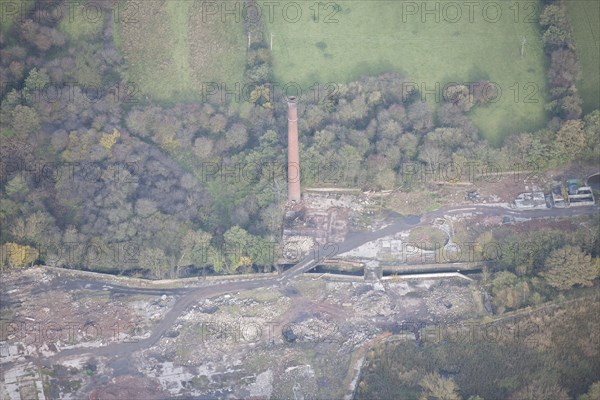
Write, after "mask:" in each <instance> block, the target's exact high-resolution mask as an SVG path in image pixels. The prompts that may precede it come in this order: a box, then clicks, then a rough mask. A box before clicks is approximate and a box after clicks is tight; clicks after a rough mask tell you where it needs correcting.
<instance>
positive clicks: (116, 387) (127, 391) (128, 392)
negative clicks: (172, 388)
mask: <svg viewBox="0 0 600 400" xmlns="http://www.w3.org/2000/svg"><path fill="white" fill-rule="evenodd" d="M168 395H169V394H168V392H166V391H164V390H163V389H162V388H161V387H160V384H159V382H158V381H157V380H153V379H149V378H145V377H140V376H131V375H130V376H120V377H118V378H115V379H113V380H112V381H111V382H110V383H108V384H107V385H104V386H100V387H98V388H96V389H94V390H93V391H92V392H91V393H90V396H89V399H90V400H124V399H131V400H136V399H139V400H142V399H143V400H158V399H164V398H166V397H168Z"/></svg>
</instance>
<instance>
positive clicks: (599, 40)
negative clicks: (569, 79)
mask: <svg viewBox="0 0 600 400" xmlns="http://www.w3.org/2000/svg"><path fill="white" fill-rule="evenodd" d="M566 3H567V10H568V12H569V17H570V19H571V25H572V27H573V33H574V34H575V42H576V44H577V54H578V55H579V61H580V63H581V70H582V79H581V81H580V82H579V84H578V89H579V93H580V94H581V97H582V99H583V111H584V113H588V112H590V111H593V110H596V109H598V108H600V73H598V66H599V65H600V0H568V1H566Z"/></svg>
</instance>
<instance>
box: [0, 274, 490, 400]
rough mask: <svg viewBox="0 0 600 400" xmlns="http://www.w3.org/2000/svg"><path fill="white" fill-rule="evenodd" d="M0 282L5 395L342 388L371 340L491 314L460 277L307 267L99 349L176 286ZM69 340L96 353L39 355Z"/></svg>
mask: <svg viewBox="0 0 600 400" xmlns="http://www.w3.org/2000/svg"><path fill="white" fill-rule="evenodd" d="M86 279H90V278H89V275H86ZM92 283H93V282H92V280H91V279H90V286H89V287H92V288H96V287H97V286H96V285H93V284H92ZM0 289H1V292H2V293H3V296H2V307H3V308H2V312H3V314H2V315H3V320H2V330H1V332H2V336H1V337H0V351H1V352H2V353H0V354H1V355H2V358H1V359H0V362H2V363H3V364H4V365H3V367H2V371H3V376H2V383H1V386H0V394H1V395H2V396H1V397H2V398H6V399H13V398H14V399H19V398H20V397H21V396H22V395H23V394H24V393H30V394H31V396H33V393H36V392H37V396H38V397H39V398H44V396H45V398H61V399H69V398H72V399H80V398H92V399H97V400H100V399H118V398H119V399H120V398H128V399H151V398H170V397H178V396H185V397H186V398H244V399H270V398H277V399H279V398H282V399H283V398H290V399H291V398H294V396H297V398H301V397H300V396H301V395H302V396H304V398H305V399H318V398H342V397H343V396H344V395H346V394H347V393H348V392H349V391H351V388H352V385H351V382H352V380H353V379H354V378H355V373H356V372H355V368H356V367H357V365H356V360H355V359H353V357H352V356H353V354H355V352H356V350H357V349H359V348H360V347H361V346H362V345H364V344H365V343H366V342H368V341H369V340H371V339H373V338H376V337H378V336H380V335H382V334H383V333H385V332H390V331H396V332H398V330H399V329H402V328H401V327H402V326H406V325H411V326H412V325H415V324H424V323H428V324H432V323H433V324H435V323H438V324H441V323H444V324H446V323H447V324H450V323H454V322H457V321H459V320H461V318H464V316H465V315H468V316H470V317H478V316H479V317H480V316H482V315H483V314H484V311H482V310H483V309H482V307H481V300H480V298H481V294H480V293H479V292H478V290H477V289H476V287H475V286H474V285H473V284H472V283H470V282H468V281H465V280H462V279H445V280H420V281H411V280H400V279H396V280H387V281H384V282H382V283H381V284H375V285H373V284H370V283H365V282H363V281H362V278H357V279H356V280H354V281H350V280H347V279H342V278H339V279H337V280H331V279H325V278H316V277H313V276H306V277H302V278H300V279H298V280H296V281H295V282H294V283H290V284H288V285H287V286H284V287H282V288H277V287H267V288H261V289H255V290H251V291H243V292H237V293H231V294H225V295H221V296H217V297H214V298H210V299H204V300H200V301H198V302H197V303H196V304H194V305H192V306H191V307H190V308H188V309H187V310H186V311H185V312H184V313H183V314H182V315H181V316H180V317H179V319H177V321H176V323H175V324H174V325H173V326H172V328H170V329H169V330H168V331H167V333H166V334H165V335H164V336H163V337H162V338H161V339H160V340H159V341H158V342H157V343H156V344H155V345H153V346H151V347H150V348H140V349H139V351H137V352H135V353H133V354H120V355H119V354H117V355H113V356H111V357H95V356H94V348H95V347H98V346H104V345H106V344H107V343H111V342H115V341H126V340H128V341H135V340H136V338H141V337H145V336H146V335H149V333H150V332H151V330H152V328H153V326H154V325H155V323H156V321H158V320H160V319H161V317H162V315H164V313H165V312H166V311H167V310H169V308H170V307H171V305H172V304H173V302H174V299H175V297H176V296H179V295H180V294H170V295H158V294H153V295H141V294H139V293H136V294H127V293H123V292H120V293H113V292H112V291H111V290H110V289H106V290H97V289H90V288H87V289H86V288H73V287H70V286H69V285H65V283H64V277H60V276H57V273H56V271H51V270H46V269H43V268H40V267H36V268H31V269H25V270H20V271H14V272H11V273H8V274H4V275H3V276H2V280H1V284H0ZM5 294H6V295H5ZM403 324H404V325H403ZM121 327H122V328H121ZM73 346H87V347H89V348H90V351H89V354H86V355H82V356H74V357H70V358H63V359H58V360H53V361H52V362H51V363H48V362H44V361H41V360H40V358H39V357H41V356H48V355H53V354H56V352H59V351H60V350H62V349H65V348H69V347H73Z"/></svg>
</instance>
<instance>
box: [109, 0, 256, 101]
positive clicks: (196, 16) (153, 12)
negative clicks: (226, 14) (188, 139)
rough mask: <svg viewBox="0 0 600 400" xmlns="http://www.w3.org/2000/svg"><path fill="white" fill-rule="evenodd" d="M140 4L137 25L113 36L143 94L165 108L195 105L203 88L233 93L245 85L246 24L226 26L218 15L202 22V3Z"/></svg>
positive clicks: (125, 26) (124, 26) (122, 28)
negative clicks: (210, 85)
mask: <svg viewBox="0 0 600 400" xmlns="http://www.w3.org/2000/svg"><path fill="white" fill-rule="evenodd" d="M135 3H136V4H138V5H139V10H137V12H136V13H135V18H136V20H137V22H135V23H127V22H121V23H119V24H115V35H114V37H115V44H116V45H117V47H118V48H119V49H120V50H121V51H122V53H123V54H124V56H125V59H126V61H127V65H128V71H127V73H126V76H127V78H128V79H129V80H131V81H133V82H135V83H136V84H137V85H138V86H139V88H140V90H141V92H142V93H143V94H144V95H147V96H148V97H149V98H150V99H152V100H155V101H159V102H165V103H169V102H177V101H194V100H199V99H201V98H202V93H201V90H202V85H203V83H206V82H217V83H219V84H223V83H225V84H227V86H228V88H229V87H233V84H234V83H235V82H240V81H241V79H242V77H243V72H244V66H245V57H246V39H245V37H244V27H243V23H241V22H239V23H236V22H235V21H234V20H233V19H232V18H230V19H229V20H227V22H226V23H223V22H221V20H220V18H219V17H218V16H217V17H212V18H208V20H207V21H206V22H205V21H202V8H201V7H200V6H199V4H200V3H197V2H193V1H172V0H167V1H144V2H142V3H140V2H135ZM124 9H125V10H127V8H124ZM131 10H133V9H131Z"/></svg>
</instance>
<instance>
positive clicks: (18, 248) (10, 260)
mask: <svg viewBox="0 0 600 400" xmlns="http://www.w3.org/2000/svg"><path fill="white" fill-rule="evenodd" d="M2 253H3V254H5V255H6V257H3V260H2V265H3V266H4V265H7V266H8V267H9V268H21V267H24V266H26V265H28V264H31V265H33V262H34V261H35V260H37V259H38V255H39V254H38V251H37V250H36V249H34V248H33V247H31V246H27V245H21V244H18V243H12V242H10V243H6V244H4V245H2Z"/></svg>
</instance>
